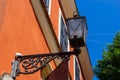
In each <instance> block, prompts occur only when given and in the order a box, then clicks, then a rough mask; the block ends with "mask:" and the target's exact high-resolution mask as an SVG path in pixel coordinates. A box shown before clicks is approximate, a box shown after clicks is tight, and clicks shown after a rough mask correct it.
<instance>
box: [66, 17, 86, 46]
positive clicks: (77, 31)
mask: <svg viewBox="0 0 120 80" xmlns="http://www.w3.org/2000/svg"><path fill="white" fill-rule="evenodd" d="M66 23H67V28H68V35H69V42H70V46H71V47H72V48H80V47H82V46H85V42H84V41H85V37H86V36H85V35H86V33H87V24H86V18H85V17H80V16H76V17H74V18H69V19H67V20H66Z"/></svg>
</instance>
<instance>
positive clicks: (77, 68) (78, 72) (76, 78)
mask: <svg viewBox="0 0 120 80" xmlns="http://www.w3.org/2000/svg"><path fill="white" fill-rule="evenodd" d="M75 80H80V67H79V64H78V61H77V58H75Z"/></svg>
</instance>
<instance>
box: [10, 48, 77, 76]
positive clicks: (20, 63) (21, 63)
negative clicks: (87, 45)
mask: <svg viewBox="0 0 120 80" xmlns="http://www.w3.org/2000/svg"><path fill="white" fill-rule="evenodd" d="M77 54H78V51H77V50H74V51H72V52H58V53H52V54H49V53H48V54H35V55H24V56H16V57H15V61H14V62H13V64H14V65H16V66H14V65H12V66H13V67H14V68H13V71H12V74H13V77H15V76H19V74H32V73H35V72H37V71H38V70H40V69H42V68H43V67H44V66H46V65H47V64H48V63H49V62H51V61H52V60H54V59H55V58H61V59H62V61H66V60H69V58H70V56H71V55H77Z"/></svg>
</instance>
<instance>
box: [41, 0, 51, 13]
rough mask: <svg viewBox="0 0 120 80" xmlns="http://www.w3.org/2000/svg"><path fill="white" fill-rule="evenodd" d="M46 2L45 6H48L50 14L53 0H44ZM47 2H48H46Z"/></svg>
mask: <svg viewBox="0 0 120 80" xmlns="http://www.w3.org/2000/svg"><path fill="white" fill-rule="evenodd" d="M43 2H44V4H45V7H46V10H47V12H48V15H50V13H51V2H52V0H43ZM46 3H47V4H46Z"/></svg>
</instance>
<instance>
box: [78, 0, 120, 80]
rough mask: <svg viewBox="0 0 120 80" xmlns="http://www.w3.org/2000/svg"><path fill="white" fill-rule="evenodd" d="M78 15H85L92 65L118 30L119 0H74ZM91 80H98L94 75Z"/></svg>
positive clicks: (119, 25)
mask: <svg viewBox="0 0 120 80" xmlns="http://www.w3.org/2000/svg"><path fill="white" fill-rule="evenodd" d="M76 4H77V7H78V11H79V14H80V16H86V19H87V25H88V34H87V38H86V39H87V40H86V41H87V47H88V51H89V55H90V59H91V63H92V65H93V66H95V65H96V64H97V60H99V59H101V58H102V57H101V56H102V51H103V49H105V48H106V46H107V44H109V43H112V41H113V38H114V36H115V34H116V33H117V32H118V31H120V0H76ZM93 80H99V79H97V78H96V77H94V79H93Z"/></svg>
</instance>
